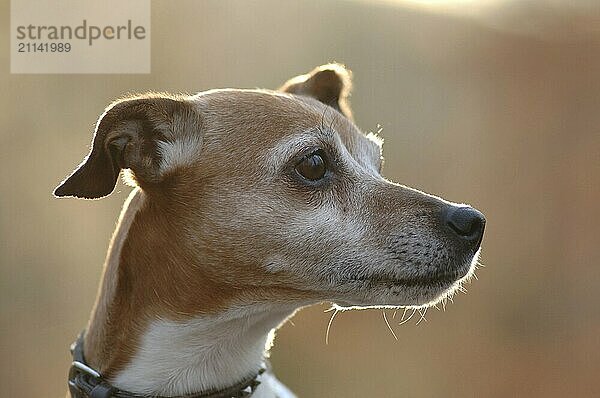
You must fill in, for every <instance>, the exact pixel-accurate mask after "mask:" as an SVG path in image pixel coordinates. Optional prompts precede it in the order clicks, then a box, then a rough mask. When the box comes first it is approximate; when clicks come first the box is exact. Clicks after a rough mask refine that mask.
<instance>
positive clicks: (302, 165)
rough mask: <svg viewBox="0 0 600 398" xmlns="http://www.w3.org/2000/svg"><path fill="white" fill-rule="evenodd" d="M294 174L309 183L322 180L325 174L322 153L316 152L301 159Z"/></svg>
mask: <svg viewBox="0 0 600 398" xmlns="http://www.w3.org/2000/svg"><path fill="white" fill-rule="evenodd" d="M296 172H297V173H298V174H300V175H301V176H302V177H304V178H306V179H307V180H310V181H317V180H320V179H321V178H323V177H324V176H325V173H326V172H327V166H326V164H325V154H324V153H323V151H322V150H318V151H315V152H313V153H311V154H308V155H306V156H305V157H304V158H302V160H300V162H298V164H297V165H296Z"/></svg>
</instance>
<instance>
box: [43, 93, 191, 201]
mask: <svg viewBox="0 0 600 398" xmlns="http://www.w3.org/2000/svg"><path fill="white" fill-rule="evenodd" d="M198 119H199V117H198V115H197V114H196V111H195V110H194V109H193V107H192V106H191V104H189V103H188V102H185V101H184V100H180V99H175V98H170V97H159V96H153V95H148V96H145V97H134V98H129V99H125V100H119V101H117V102H115V103H113V104H111V105H110V106H109V107H108V108H106V110H105V111H104V113H103V114H102V115H101V116H100V118H99V119H98V122H97V123H96V129H95V132H94V138H93V140H92V148H91V151H90V153H89V155H88V156H87V157H86V158H85V159H84V160H83V162H82V163H81V164H80V165H79V166H78V167H77V169H75V171H73V173H72V174H71V175H70V176H68V177H67V178H66V179H65V180H64V181H63V182H62V183H61V184H60V185H59V186H58V187H57V188H56V189H55V190H54V195H55V196H59V197H62V196H74V197H77V198H85V199H97V198H101V197H104V196H107V195H109V194H110V193H111V192H112V191H113V190H114V188H115V185H116V183H117V179H118V177H119V172H120V171H121V169H130V170H131V171H132V173H133V177H134V179H135V181H136V182H137V183H138V184H139V185H140V186H141V187H142V188H143V187H144V185H145V184H146V185H151V184H154V183H158V182H160V180H161V178H162V174H164V171H161V159H160V157H161V147H162V145H163V144H165V143H168V142H172V141H173V140H174V139H175V136H174V134H175V133H176V131H175V130H177V129H180V128H185V127H186V126H185V121H187V120H192V121H194V120H196V121H198Z"/></svg>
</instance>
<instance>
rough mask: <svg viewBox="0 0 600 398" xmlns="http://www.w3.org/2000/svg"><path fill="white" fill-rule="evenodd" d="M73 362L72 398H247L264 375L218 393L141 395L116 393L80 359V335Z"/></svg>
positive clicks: (71, 375)
mask: <svg viewBox="0 0 600 398" xmlns="http://www.w3.org/2000/svg"><path fill="white" fill-rule="evenodd" d="M71 355H72V356H73V362H72V363H71V368H70V369H69V380H68V382H69V392H70V393H71V398H146V397H148V398H150V397H152V398H245V397H250V396H251V395H252V394H253V393H254V392H255V391H256V387H258V385H259V384H260V381H258V377H259V376H260V375H261V374H263V373H264V372H265V371H266V366H265V365H263V366H262V367H261V369H260V370H259V371H258V373H257V374H256V375H254V376H252V377H248V378H247V379H245V380H242V381H241V382H239V383H237V384H234V385H232V386H230V387H226V388H223V389H220V390H211V391H207V392H201V393H196V394H189V395H181V396H177V397H161V396H158V395H141V394H135V393H131V392H128V391H124V390H121V389H118V388H116V387H114V386H112V385H110V384H109V383H108V382H107V381H106V380H104V378H103V377H102V375H101V374H100V373H99V372H98V371H96V370H94V369H92V368H91V367H89V366H88V365H87V364H86V362H85V358H84V356H83V332H82V333H81V334H80V335H79V337H78V338H77V340H75V342H74V343H73V344H71Z"/></svg>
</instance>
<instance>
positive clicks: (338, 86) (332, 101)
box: [279, 64, 352, 119]
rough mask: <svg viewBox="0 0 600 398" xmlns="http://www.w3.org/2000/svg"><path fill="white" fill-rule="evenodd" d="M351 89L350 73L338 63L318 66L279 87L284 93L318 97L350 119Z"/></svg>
mask: <svg viewBox="0 0 600 398" xmlns="http://www.w3.org/2000/svg"><path fill="white" fill-rule="evenodd" d="M351 89H352V73H351V72H350V71H349V70H348V69H346V68H345V67H344V66H343V65H340V64H328V65H322V66H319V67H317V68H315V69H313V70H312V71H311V72H310V73H307V74H305V75H300V76H296V77H294V78H292V79H290V80H288V81H287V82H286V83H285V84H284V85H283V86H281V88H279V90H280V91H284V92H286V93H290V94H299V95H307V96H309V97H313V98H315V99H318V100H319V101H321V102H323V103H324V104H327V105H329V106H331V107H333V108H334V109H336V110H337V111H338V112H340V113H342V114H343V115H345V116H347V117H348V118H350V119H352V111H351V110H350V105H349V104H348V96H349V95H350V90H351Z"/></svg>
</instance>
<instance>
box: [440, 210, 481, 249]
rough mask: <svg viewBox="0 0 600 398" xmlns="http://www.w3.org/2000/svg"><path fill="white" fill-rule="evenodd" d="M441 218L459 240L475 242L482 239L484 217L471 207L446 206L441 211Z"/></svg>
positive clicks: (478, 242)
mask: <svg viewBox="0 0 600 398" xmlns="http://www.w3.org/2000/svg"><path fill="white" fill-rule="evenodd" d="M442 218H443V220H444V222H445V223H446V225H447V226H448V227H450V229H451V230H452V231H454V233H455V234H456V235H458V236H460V237H461V238H463V239H465V240H469V241H473V242H477V246H479V244H480V243H481V239H482V238H483V229H484V227H485V217H484V216H483V214H481V212H480V211H477V210H475V209H474V208H472V207H466V206H465V207H456V206H448V207H446V208H444V209H443V210H442Z"/></svg>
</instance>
